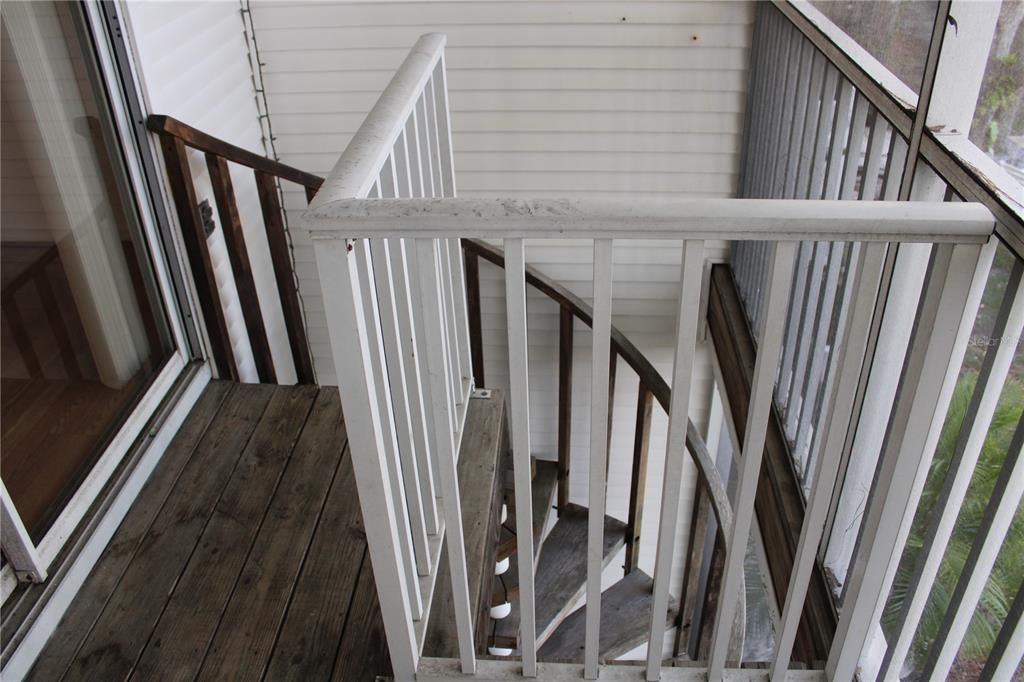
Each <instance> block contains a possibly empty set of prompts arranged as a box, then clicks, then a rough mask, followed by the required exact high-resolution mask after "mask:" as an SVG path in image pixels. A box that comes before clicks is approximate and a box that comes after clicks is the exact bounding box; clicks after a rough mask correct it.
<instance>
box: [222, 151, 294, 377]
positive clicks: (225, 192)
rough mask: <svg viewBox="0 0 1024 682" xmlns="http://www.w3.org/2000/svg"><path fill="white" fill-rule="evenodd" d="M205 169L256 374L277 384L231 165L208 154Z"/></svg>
mask: <svg viewBox="0 0 1024 682" xmlns="http://www.w3.org/2000/svg"><path fill="white" fill-rule="evenodd" d="M206 167H207V168H208V169H209V171H210V184H212V185H213V197H214V200H215V201H216V203H217V213H218V215H219V216H220V224H221V227H222V228H223V230H224V242H225V243H226V244H227V247H228V257H229V258H230V259H231V270H232V272H233V274H234V276H235V286H236V287H237V289H238V300H239V302H240V303H241V306H242V316H243V317H244V318H245V329H246V331H247V332H248V334H249V344H250V345H251V346H252V356H253V360H254V361H255V363H256V372H257V374H258V375H259V379H260V381H261V382H262V383H270V384H276V383H277V373H276V372H275V371H274V358H273V355H272V354H271V352H270V341H269V340H268V339H267V329H266V326H265V325H264V323H263V312H262V310H260V299H259V295H258V294H257V293H256V281H255V279H254V278H253V274H252V265H251V263H250V262H249V249H248V248H247V247H246V245H245V232H244V231H243V230H242V219H241V218H240V217H239V215H238V202H237V200H236V198H235V188H234V185H233V184H232V182H231V172H230V169H229V168H228V162H227V161H225V160H224V157H222V156H217V155H216V154H212V153H210V152H207V154H206Z"/></svg>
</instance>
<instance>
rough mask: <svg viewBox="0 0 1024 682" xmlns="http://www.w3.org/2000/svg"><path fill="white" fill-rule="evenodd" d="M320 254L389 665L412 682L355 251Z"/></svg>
mask: <svg viewBox="0 0 1024 682" xmlns="http://www.w3.org/2000/svg"><path fill="white" fill-rule="evenodd" d="M314 251H315V254H316V260H317V269H318V271H319V272H320V286H321V289H322V292H323V296H324V312H325V314H326V317H327V329H328V335H329V337H330V342H331V353H332V355H333V356H334V365H335V368H336V370H337V374H338V390H339V392H340V394H341V404H342V409H343V410H344V412H345V428H346V431H347V432H348V447H349V453H350V455H351V457H352V467H353V470H354V473H355V477H356V486H357V488H358V490H359V506H360V509H361V511H362V516H363V522H364V524H365V526H366V535H367V541H368V542H367V544H368V546H369V550H370V561H371V562H372V564H373V577H374V581H375V582H376V585H377V594H378V595H379V597H380V610H381V616H382V619H383V621H384V632H385V635H386V636H387V640H388V652H389V654H390V656H391V667H392V669H393V671H394V675H395V679H396V680H402V681H403V682H411V681H412V680H414V679H415V677H416V667H417V664H418V662H419V650H418V647H417V646H416V636H415V632H414V630H413V618H412V609H411V607H410V604H409V592H408V589H407V586H406V582H405V576H404V575H403V573H402V569H401V551H400V549H399V544H400V543H401V542H402V540H403V538H401V537H400V536H399V533H398V524H397V522H396V516H397V512H396V509H395V501H394V499H393V498H392V495H391V486H390V484H389V481H388V472H387V464H386V461H385V459H384V456H383V453H384V451H385V448H384V436H383V433H382V432H381V426H380V415H379V414H378V408H377V400H376V393H377V385H376V381H375V378H374V376H373V372H372V370H371V367H370V364H369V362H368V358H369V356H370V347H369V346H370V344H369V339H368V337H367V333H366V319H365V317H364V315H363V306H362V299H363V291H362V287H361V286H360V283H359V272H358V268H357V267H356V262H355V261H356V254H355V251H354V249H353V248H352V242H350V241H348V240H318V241H316V242H315V244H314Z"/></svg>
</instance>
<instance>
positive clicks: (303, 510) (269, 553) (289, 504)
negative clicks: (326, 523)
mask: <svg viewBox="0 0 1024 682" xmlns="http://www.w3.org/2000/svg"><path fill="white" fill-rule="evenodd" d="M336 393H337V392H336V391H335V390H333V389H325V390H323V391H321V397H318V398H317V401H316V405H315V406H314V409H313V412H312V414H311V415H310V418H309V420H308V422H307V423H306V426H305V428H303V430H302V435H301V436H300V437H299V440H298V442H297V443H296V444H295V450H294V452H293V453H292V457H291V460H290V461H289V462H288V466H287V468H286V469H285V471H284V474H283V475H282V477H281V482H280V484H279V485H278V487H277V490H276V492H275V493H274V496H273V500H272V501H271V503H270V507H269V508H268V509H267V513H266V517H265V519H264V521H263V525H262V526H261V527H260V531H259V535H257V537H256V541H255V542H254V543H253V545H252V550H251V551H250V552H249V557H248V559H247V561H246V564H245V567H244V568H243V569H242V573H241V575H240V576H239V578H238V586H237V588H236V589H235V593H234V594H233V595H232V598H231V601H230V602H229V603H228V606H227V608H226V609H225V611H224V616H223V618H222V619H221V621H220V626H219V627H218V628H217V634H216V635H215V636H214V638H213V642H212V644H211V645H210V649H209V652H208V653H207V656H206V660H205V662H204V663H203V667H202V669H201V670H200V673H199V676H198V678H197V679H227V678H231V679H260V678H262V676H263V673H264V671H265V669H266V666H267V662H268V661H269V659H270V655H271V653H272V650H273V646H274V642H275V641H276V639H277V633H278V631H279V630H280V627H281V623H282V622H283V620H284V616H285V610H286V609H287V606H288V602H289V600H290V598H291V591H292V585H294V584H295V581H296V579H297V577H298V575H299V569H300V568H301V565H302V560H303V557H304V556H305V554H306V550H307V548H308V547H309V544H310V541H311V539H312V536H313V531H314V528H315V526H316V521H317V519H318V518H319V515H320V510H321V509H322V508H323V504H324V500H325V499H326V497H327V492H328V490H329V488H330V485H331V482H332V479H333V476H332V475H326V474H325V472H332V473H333V472H335V471H336V470H337V463H338V461H339V459H340V458H341V457H342V453H343V452H344V448H345V431H344V424H343V422H342V420H341V419H339V418H338V412H337V411H332V410H327V409H321V408H320V407H319V406H321V405H322V404H324V403H329V402H330V401H331V400H333V396H332V395H331V394H336Z"/></svg>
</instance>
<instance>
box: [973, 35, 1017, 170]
mask: <svg viewBox="0 0 1024 682" xmlns="http://www.w3.org/2000/svg"><path fill="white" fill-rule="evenodd" d="M1019 61H1020V60H1019V59H1018V58H1017V55H1015V54H1007V55H1003V56H1001V57H996V58H994V59H993V60H992V61H991V62H990V64H989V68H988V71H987V72H986V74H985V82H984V83H983V85H982V89H981V96H980V97H979V99H978V107H977V109H976V111H975V118H976V119H987V120H988V125H987V127H986V128H985V145H984V146H985V149H987V150H988V152H989V153H990V154H991V153H992V152H993V150H994V149H996V148H997V147H998V146H999V144H1000V142H1001V140H1000V132H1001V131H1000V127H999V121H1000V120H1002V118H1003V114H1004V113H1005V112H1007V111H1009V110H1011V109H1012V108H1013V107H1014V105H1016V103H1017V100H1018V99H1020V97H1021V76H1022V70H1021V69H1020V68H1018V62H1019ZM1002 132H1005V133H1007V134H1009V133H1010V131H1009V130H1007V131H1002Z"/></svg>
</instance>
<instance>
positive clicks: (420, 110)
mask: <svg viewBox="0 0 1024 682" xmlns="http://www.w3.org/2000/svg"><path fill="white" fill-rule="evenodd" d="M413 117H414V118H415V120H416V129H417V135H416V142H417V144H418V145H419V157H420V173H421V175H422V178H423V192H424V196H426V197H438V196H441V188H440V187H437V186H436V185H435V174H434V163H435V158H434V152H433V143H432V142H431V140H430V138H431V137H432V134H431V130H430V119H428V118H427V100H426V95H424V94H421V95H420V97H419V99H417V100H416V105H415V107H414V110H413Z"/></svg>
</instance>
